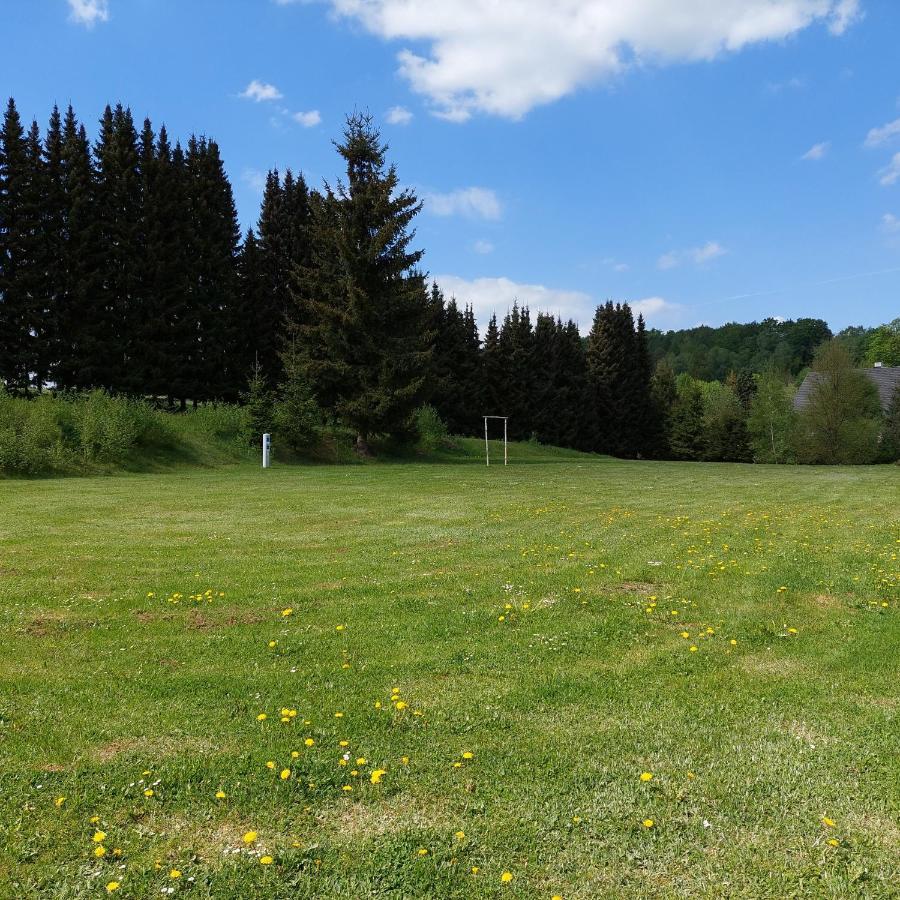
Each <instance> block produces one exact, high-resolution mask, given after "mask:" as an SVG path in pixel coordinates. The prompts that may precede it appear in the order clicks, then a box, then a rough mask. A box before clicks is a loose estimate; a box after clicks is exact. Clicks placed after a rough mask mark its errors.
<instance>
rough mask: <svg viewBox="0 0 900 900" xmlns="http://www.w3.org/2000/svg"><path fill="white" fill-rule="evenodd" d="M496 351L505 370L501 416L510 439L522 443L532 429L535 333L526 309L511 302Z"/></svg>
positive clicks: (529, 314) (529, 435)
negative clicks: (505, 423) (504, 417)
mask: <svg viewBox="0 0 900 900" xmlns="http://www.w3.org/2000/svg"><path fill="white" fill-rule="evenodd" d="M498 348H499V351H500V360H501V362H502V365H503V370H504V379H503V381H504V390H505V397H504V405H505V409H506V410H507V411H506V413H504V415H506V416H508V417H509V423H508V429H509V438H510V440H514V441H518V440H524V439H526V438H529V437H531V434H532V431H533V430H534V424H533V412H534V409H533V406H532V400H531V398H532V390H533V388H534V383H535V373H534V370H533V368H532V366H531V354H532V351H533V349H534V333H533V331H532V327H531V313H530V312H529V310H528V307H527V306H524V307H522V308H521V309H520V308H519V305H518V303H513V307H512V309H511V310H510V311H509V312H508V313H507V314H506V317H505V318H504V320H503V327H502V328H501V329H500V339H499V343H498Z"/></svg>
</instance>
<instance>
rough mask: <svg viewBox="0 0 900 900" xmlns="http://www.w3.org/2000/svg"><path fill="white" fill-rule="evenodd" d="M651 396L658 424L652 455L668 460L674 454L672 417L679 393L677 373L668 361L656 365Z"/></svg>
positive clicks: (655, 457) (662, 360)
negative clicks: (672, 446)
mask: <svg viewBox="0 0 900 900" xmlns="http://www.w3.org/2000/svg"><path fill="white" fill-rule="evenodd" d="M650 396H651V404H652V410H653V416H654V421H655V422H656V423H657V428H656V434H657V444H656V446H655V447H654V448H653V451H652V453H651V454H650V455H651V456H652V458H653V459H667V458H668V457H669V456H670V455H671V453H672V448H671V440H672V417H673V413H674V409H675V403H676V402H677V400H678V391H677V389H676V386H675V371H674V370H673V369H672V366H671V365H670V364H669V362H668V360H666V359H661V360H660V361H659V362H658V363H657V364H656V370H655V371H654V373H653V378H652V380H651V385H650Z"/></svg>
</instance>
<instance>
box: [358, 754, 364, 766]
mask: <svg viewBox="0 0 900 900" xmlns="http://www.w3.org/2000/svg"><path fill="white" fill-rule="evenodd" d="M356 764H357V765H358V766H364V765H365V764H366V758H365V757H364V756H360V757H358V758H357V760H356Z"/></svg>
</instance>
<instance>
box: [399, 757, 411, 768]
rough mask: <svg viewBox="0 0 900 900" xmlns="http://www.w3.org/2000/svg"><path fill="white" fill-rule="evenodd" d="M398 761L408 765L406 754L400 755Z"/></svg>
mask: <svg viewBox="0 0 900 900" xmlns="http://www.w3.org/2000/svg"><path fill="white" fill-rule="evenodd" d="M400 762H402V763H403V765H404V766H408V765H409V757H408V756H401V757H400Z"/></svg>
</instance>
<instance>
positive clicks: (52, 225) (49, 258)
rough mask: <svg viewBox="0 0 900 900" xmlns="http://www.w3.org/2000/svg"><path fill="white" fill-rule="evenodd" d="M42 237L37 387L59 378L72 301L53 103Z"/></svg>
mask: <svg viewBox="0 0 900 900" xmlns="http://www.w3.org/2000/svg"><path fill="white" fill-rule="evenodd" d="M43 160H44V165H43V167H44V177H43V203H42V205H43V211H44V214H43V226H42V230H43V241H42V247H41V254H42V263H41V272H42V281H43V285H42V292H41V298H42V299H41V303H40V309H41V315H40V318H39V320H38V321H37V322H36V323H35V332H36V335H37V336H38V350H37V357H36V373H35V375H36V377H35V382H36V386H37V388H38V390H40V389H41V387H42V386H43V385H44V384H46V383H47V382H49V381H53V382H56V381H57V369H58V364H59V359H60V355H61V352H62V348H61V339H62V334H61V325H62V322H61V315H62V312H63V310H64V309H65V308H66V306H67V304H68V303H69V302H70V293H71V286H70V284H69V280H68V277H67V274H66V268H65V258H66V244H67V241H68V225H69V217H68V210H67V203H66V188H65V169H64V162H63V130H62V117H61V116H60V112H59V107H57V106H54V107H53V111H52V113H51V114H50V122H49V125H48V126H47V135H46V138H45V140H44V147H43Z"/></svg>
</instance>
